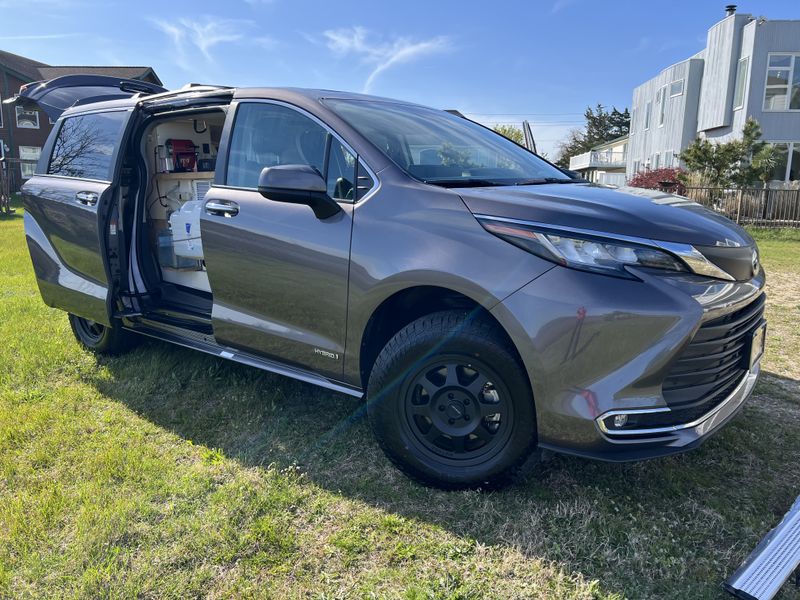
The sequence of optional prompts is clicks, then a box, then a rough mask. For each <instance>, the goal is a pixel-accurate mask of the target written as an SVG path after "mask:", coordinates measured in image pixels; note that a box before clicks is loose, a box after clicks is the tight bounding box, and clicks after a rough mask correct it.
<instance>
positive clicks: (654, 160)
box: [653, 153, 660, 169]
mask: <svg viewBox="0 0 800 600" xmlns="http://www.w3.org/2000/svg"><path fill="white" fill-rule="evenodd" d="M659 158H660V155H659V154H658V153H656V154H654V155H653V169H657V168H658V166H659V163H658V159H659Z"/></svg>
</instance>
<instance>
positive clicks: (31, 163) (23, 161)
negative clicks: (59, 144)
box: [19, 146, 42, 179]
mask: <svg viewBox="0 0 800 600" xmlns="http://www.w3.org/2000/svg"><path fill="white" fill-rule="evenodd" d="M41 154H42V149H41V148H39V147H38V146H20V147H19V159H20V165H19V170H20V174H21V175H22V178H23V179H30V178H31V177H33V175H34V173H36V164H37V163H38V162H39V156H41Z"/></svg>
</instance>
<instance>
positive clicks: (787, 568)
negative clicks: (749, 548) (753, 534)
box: [722, 497, 800, 600]
mask: <svg viewBox="0 0 800 600" xmlns="http://www.w3.org/2000/svg"><path fill="white" fill-rule="evenodd" d="M799 568H800V497H798V498H797V500H795V502H794V504H793V505H792V508H790V509H789V512H787V513H786V515H785V516H784V517H783V519H782V520H781V522H780V524H778V526H777V527H776V528H775V529H773V530H772V531H770V532H769V533H768V534H767V535H766V537H765V538H764V539H763V540H761V542H760V543H759V544H758V546H756V549H755V550H753V552H752V553H751V554H750V556H748V557H747V560H745V561H744V563H742V566H741V567H739V568H738V569H737V570H736V572H735V573H734V574H733V575H732V576H731V577H730V578H728V580H727V581H726V582H725V583H724V584H722V585H723V587H724V588H725V590H726V591H727V592H729V593H731V594H733V595H734V596H736V597H737V598H746V599H747V600H768V599H769V598H772V597H774V596H775V594H777V593H778V591H779V590H780V589H781V587H782V586H783V584H784V583H785V582H786V580H787V579H789V577H791V575H792V573H794V574H795V584H796V585H800V571H798V569H799Z"/></svg>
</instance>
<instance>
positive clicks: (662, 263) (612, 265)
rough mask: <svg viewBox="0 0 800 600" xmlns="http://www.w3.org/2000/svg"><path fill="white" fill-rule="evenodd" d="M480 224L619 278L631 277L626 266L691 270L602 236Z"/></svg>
mask: <svg viewBox="0 0 800 600" xmlns="http://www.w3.org/2000/svg"><path fill="white" fill-rule="evenodd" d="M478 221H479V222H480V224H481V225H483V228H484V229H486V230H487V231H488V232H490V233H493V234H494V235H496V236H497V237H500V238H502V239H504V240H506V241H507V242H510V243H511V244H514V245H515V246H519V247H520V248H522V249H523V250H527V251H528V252H531V253H533V254H535V255H536V256H539V257H541V258H544V259H546V260H550V261H552V262H554V263H557V264H560V265H563V266H565V267H572V268H574V269H583V270H585V271H595V272H599V273H605V274H607V275H616V276H618V277H631V275H630V274H629V273H628V271H627V270H626V269H625V267H626V266H632V267H650V268H654V269H664V270H667V271H688V269H687V267H686V264H685V263H684V262H683V261H681V260H680V259H679V258H677V257H675V256H673V255H672V254H669V253H668V252H664V251H663V250H659V249H657V248H651V247H649V246H643V245H638V244H632V243H627V242H623V241H618V240H613V239H604V238H600V237H592V236H586V237H582V236H580V237H579V236H576V235H575V234H572V233H566V232H563V233H562V232H559V231H558V230H557V229H546V228H539V227H537V226H529V225H525V224H521V223H512V222H507V221H502V220H498V219H492V218H484V217H479V218H478Z"/></svg>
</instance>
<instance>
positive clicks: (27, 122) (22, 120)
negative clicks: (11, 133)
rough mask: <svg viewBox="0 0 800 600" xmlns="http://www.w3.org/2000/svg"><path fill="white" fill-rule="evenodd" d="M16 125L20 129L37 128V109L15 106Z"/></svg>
mask: <svg viewBox="0 0 800 600" xmlns="http://www.w3.org/2000/svg"><path fill="white" fill-rule="evenodd" d="M16 111H17V127H19V128H20V129H39V111H38V110H27V109H26V108H25V107H23V106H17V107H16Z"/></svg>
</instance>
